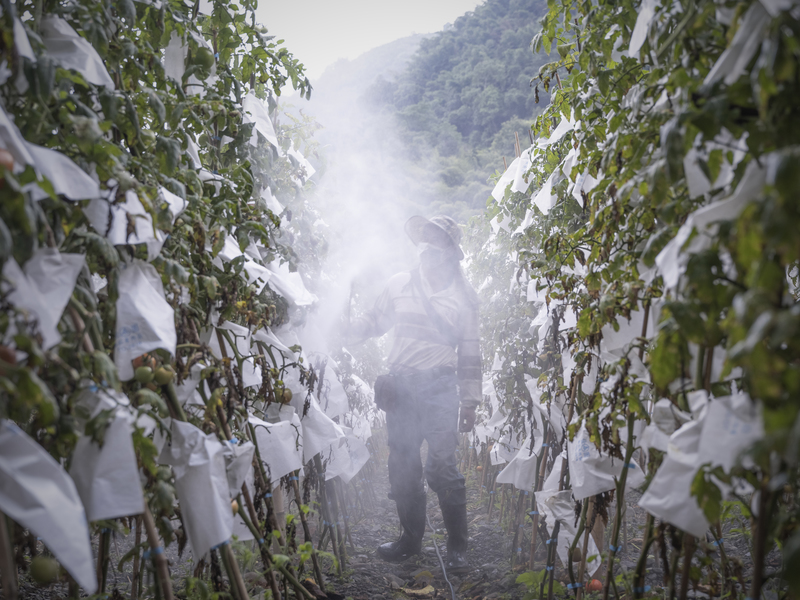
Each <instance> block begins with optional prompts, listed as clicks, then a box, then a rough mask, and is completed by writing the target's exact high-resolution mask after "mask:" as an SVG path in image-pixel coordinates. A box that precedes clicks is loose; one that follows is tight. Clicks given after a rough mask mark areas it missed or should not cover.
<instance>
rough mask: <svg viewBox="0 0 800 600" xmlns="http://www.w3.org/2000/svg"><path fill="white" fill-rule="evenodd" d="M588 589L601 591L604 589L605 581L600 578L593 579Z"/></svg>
mask: <svg viewBox="0 0 800 600" xmlns="http://www.w3.org/2000/svg"><path fill="white" fill-rule="evenodd" d="M586 589H587V590H588V591H590V592H601V591H602V590H603V582H602V581H600V580H599V579H592V580H591V581H590V582H589V585H587V586H586Z"/></svg>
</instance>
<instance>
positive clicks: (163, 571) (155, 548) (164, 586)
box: [142, 503, 174, 600]
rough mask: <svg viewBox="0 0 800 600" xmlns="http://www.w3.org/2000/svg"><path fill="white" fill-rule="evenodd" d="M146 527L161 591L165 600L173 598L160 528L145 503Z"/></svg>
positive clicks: (144, 516) (144, 517) (143, 515)
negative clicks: (159, 533) (160, 539)
mask: <svg viewBox="0 0 800 600" xmlns="http://www.w3.org/2000/svg"><path fill="white" fill-rule="evenodd" d="M142 517H143V519H144V528H145V531H146V532H147V541H148V542H149V543H150V552H151V553H152V555H153V562H154V563H155V567H156V577H157V578H158V582H159V584H160V585H161V591H162V593H163V594H164V600H173V597H174V596H173V595H172V580H171V579H170V578H169V566H168V565H167V557H166V556H164V548H163V547H162V546H161V544H160V542H159V539H158V530H156V523H155V521H154V520H153V515H152V514H150V507H149V506H147V504H146V503H145V505H144V513H143V514H142Z"/></svg>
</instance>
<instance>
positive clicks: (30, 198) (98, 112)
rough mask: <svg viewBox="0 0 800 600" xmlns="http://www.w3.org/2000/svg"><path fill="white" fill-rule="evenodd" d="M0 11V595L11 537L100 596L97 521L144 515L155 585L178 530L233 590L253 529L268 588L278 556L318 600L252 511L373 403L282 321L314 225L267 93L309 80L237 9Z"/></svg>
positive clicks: (9, 584)
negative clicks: (211, 558)
mask: <svg viewBox="0 0 800 600" xmlns="http://www.w3.org/2000/svg"><path fill="white" fill-rule="evenodd" d="M1 18H2V30H3V36H4V40H5V41H6V43H5V44H4V45H3V50H2V57H1V60H0V65H2V68H0V79H1V80H2V84H0V89H1V90H2V96H3V103H2V104H3V106H2V108H0V146H2V148H3V149H4V150H2V152H0V154H1V155H2V158H3V167H4V171H3V173H4V180H3V183H2V185H1V186H0V195H1V196H2V199H0V204H1V205H2V207H0V254H1V255H2V261H3V267H2V276H3V281H2V291H1V294H2V295H1V297H2V303H3V313H2V317H1V320H2V322H1V323H0V328H1V329H2V336H3V340H2V348H1V350H2V355H1V356H0V359H2V363H0V368H1V369H2V373H0V381H2V388H3V389H2V392H0V394H2V396H1V397H2V401H0V457H2V460H0V473H1V474H2V475H1V476H0V511H1V512H2V513H4V514H5V515H6V516H7V517H9V518H10V519H11V520H12V521H13V523H14V524H15V525H12V526H11V527H10V528H9V527H7V524H8V523H11V522H12V521H8V522H7V521H6V520H5V519H0V526H2V527H0V571H2V580H3V586H4V593H5V597H6V598H13V597H15V595H16V594H17V590H16V585H17V583H16V572H17V571H16V568H17V567H16V565H15V556H17V557H21V556H23V550H24V543H25V542H24V540H25V538H24V537H20V533H21V532H22V531H23V530H29V531H30V532H32V534H33V535H35V536H36V539H39V540H41V542H42V543H43V544H44V545H45V546H46V548H47V549H48V551H49V552H51V553H52V555H53V556H54V557H55V559H56V560H57V561H58V563H60V565H61V566H62V567H63V568H64V569H65V570H66V572H67V573H68V574H69V576H70V578H71V580H72V582H73V583H72V593H73V594H76V593H77V586H80V588H83V590H85V591H86V592H88V593H90V594H92V593H95V592H97V591H98V590H99V589H100V588H104V587H105V583H106V582H105V576H106V572H107V569H108V547H109V546H108V544H109V539H110V534H111V531H112V530H113V531H122V530H124V529H125V528H126V527H129V528H131V529H132V528H133V527H134V525H133V524H134V521H135V522H136V530H137V537H136V542H137V544H138V545H136V546H135V547H134V548H133V550H132V552H131V553H129V555H128V556H127V557H126V560H132V561H133V562H134V564H135V565H136V568H138V569H139V570H140V571H142V570H143V569H148V570H152V573H153V579H151V581H155V590H154V593H156V594H157V595H159V596H160V597H166V598H169V597H171V596H172V583H171V581H170V576H169V574H168V571H167V562H166V557H165V551H164V548H165V546H168V545H169V544H171V543H175V542H177V543H178V544H179V545H180V547H181V548H183V547H184V545H185V546H186V547H188V549H190V551H191V553H192V555H193V556H194V557H195V561H200V559H202V558H203V557H207V556H208V555H209V550H211V549H216V550H218V553H217V554H218V556H219V558H220V559H221V561H222V563H223V566H224V567H225V569H226V570H227V575H228V579H229V581H230V582H231V586H232V588H233V589H232V593H233V594H234V596H235V597H237V598H239V599H240V600H244V598H246V597H247V590H246V588H245V587H244V584H243V581H242V577H241V574H240V573H239V572H238V567H237V564H236V560H235V559H234V558H232V557H233V554H232V553H231V551H230V544H229V542H230V540H231V538H232V536H236V537H237V538H238V539H239V540H248V539H250V540H252V539H256V540H257V542H258V545H259V546H260V549H261V555H262V557H263V558H264V560H265V564H267V565H268V568H267V572H268V573H269V574H270V586H271V589H272V592H273V597H280V591H279V585H278V584H277V583H276V580H275V579H276V578H274V577H272V570H273V568H274V569H275V570H276V571H278V572H280V573H281V574H282V575H281V576H282V577H286V578H288V580H289V581H290V582H291V583H292V584H293V585H294V589H295V593H296V594H304V595H308V592H306V591H305V589H301V587H300V586H299V585H297V580H296V578H295V577H294V568H293V566H292V563H291V562H289V563H288V564H287V563H285V560H286V558H285V557H283V558H280V557H274V556H272V555H271V554H270V541H271V540H272V537H273V536H272V535H269V531H264V529H263V526H262V524H261V522H260V521H259V518H258V517H259V515H264V514H267V515H270V516H271V519H272V520H271V521H270V520H269V519H268V525H269V523H273V524H274V523H275V517H274V516H272V515H274V513H275V511H276V510H277V511H278V512H279V513H280V511H281V507H280V506H276V505H277V504H279V503H280V502H279V499H278V498H277V496H279V494H277V493H276V494H275V500H274V502H275V504H273V494H272V491H273V486H275V487H276V489H277V486H278V485H279V483H280V482H281V480H282V479H283V481H284V483H286V484H287V485H288V486H289V487H288V488H287V489H288V490H289V493H290V494H291V490H292V485H293V482H297V480H298V477H299V476H302V475H303V472H304V465H308V466H310V468H312V469H313V468H314V467H315V466H317V467H318V469H317V471H316V473H315V475H316V477H317V481H322V482H324V481H325V480H330V479H332V478H334V477H338V478H340V480H341V481H343V482H348V481H350V480H351V479H352V478H353V477H355V475H356V474H357V473H358V472H359V471H360V470H361V468H362V467H363V466H364V464H365V463H366V462H367V461H368V459H369V456H370V454H369V450H368V449H367V441H368V440H369V438H370V437H371V428H370V424H371V423H372V424H374V423H375V419H376V418H378V416H377V414H376V412H375V411H374V410H373V409H371V408H370V404H369V403H368V402H367V399H368V396H369V387H368V386H366V385H365V384H364V383H363V382H361V381H360V380H359V379H358V377H357V376H355V375H352V374H350V373H349V366H350V365H343V368H344V369H345V371H343V370H342V369H340V368H339V366H338V365H337V364H336V363H335V362H334V360H333V359H332V358H330V357H328V356H324V355H319V354H317V355H313V354H309V353H306V352H304V351H303V350H302V349H301V347H300V345H299V339H298V332H297V331H296V328H295V324H296V323H299V322H301V321H302V320H303V319H302V317H303V314H304V312H305V311H307V310H308V309H309V307H311V306H312V305H313V304H314V302H315V301H316V297H315V296H314V294H312V293H311V292H310V291H309V290H308V289H307V288H306V286H305V284H304V282H303V279H302V278H301V276H300V274H299V273H298V272H296V270H295V266H296V264H297V263H298V262H299V260H300V259H299V258H298V255H300V254H304V255H305V256H308V257H313V256H314V255H315V254H317V252H316V250H318V249H317V248H316V247H315V244H318V243H319V239H320V238H319V235H318V232H317V231H316V228H318V227H319V226H320V225H319V223H318V215H316V214H315V213H314V212H313V210H312V209H311V208H310V206H309V204H308V202H307V199H306V197H305V195H304V186H305V183H306V181H307V180H308V178H309V177H311V175H313V172H314V170H313V167H312V166H311V165H310V164H309V162H308V161H307V160H306V159H305V158H304V157H303V155H302V154H301V153H300V152H299V151H298V150H297V149H296V146H295V144H297V147H300V146H301V145H302V144H303V143H304V142H305V140H304V137H303V136H304V135H305V134H306V128H304V127H303V124H302V123H299V124H293V125H295V126H294V127H292V128H290V129H289V132H285V131H284V130H283V128H281V127H280V126H278V127H276V122H275V118H274V115H275V114H276V111H275V108H276V106H275V102H274V98H275V96H276V95H277V94H279V93H280V90H281V88H283V87H284V86H285V85H289V84H291V85H293V87H294V88H295V89H298V90H300V92H301V93H302V94H303V95H305V96H307V95H308V94H309V93H310V86H309V84H308V81H307V79H305V77H304V76H303V71H302V66H301V65H299V64H298V63H297V61H296V60H295V59H294V58H293V57H292V56H291V54H289V53H288V52H287V51H286V50H285V49H284V48H283V47H281V46H280V44H279V42H278V41H276V40H274V39H273V38H272V37H271V36H269V35H267V33H266V30H265V29H263V28H262V27H260V26H259V25H257V24H256V21H255V15H254V7H251V6H250V5H249V4H248V3H245V4H244V5H240V6H239V5H234V4H233V3H231V2H227V1H214V2H206V1H203V0H198V1H197V2H193V3H182V2H166V1H164V2H159V1H152V2H149V1H148V2H138V1H137V2H131V1H130V0H128V1H121V2H113V3H97V2H90V1H85V2H77V3H64V4H59V3H50V4H48V5H47V8H46V10H44V11H43V10H42V5H41V3H39V4H36V3H32V2H17V3H16V4H8V3H7V4H4V5H3V14H2V17H1ZM271 115H272V116H271ZM277 198H281V201H279V200H278V199H277ZM280 215H283V221H282V222H281V220H280V218H279V216H280ZM318 266H319V265H318V264H315V263H314V261H313V260H309V261H307V264H306V268H307V270H308V271H309V273H314V268H315V267H318ZM317 276H318V278H320V279H324V274H322V273H317ZM312 362H313V363H314V365H315V366H316V368H315V369H312V368H311V367H312ZM342 381H344V382H345V383H344V384H343V383H342ZM345 385H346V386H347V389H346V388H345ZM334 419H335V420H334ZM254 458H255V460H254ZM323 465H324V466H323ZM254 466H255V467H254ZM308 466H307V467H306V468H309V467H308ZM294 490H295V494H298V488H297V485H296V484H294ZM295 497H296V498H297V499H298V501H299V500H300V496H299V494H298V495H297V496H295ZM293 498H294V497H293ZM306 501H307V500H306ZM237 505H238V506H239V507H240V508H239V510H238V512H236V511H235V510H232V507H236V506H237ZM322 510H323V512H324V508H323V509H322ZM301 513H302V511H301ZM138 515H142V516H141V517H136V516H138ZM281 516H282V515H281ZM301 516H302V517H303V520H304V524H305V516H304V513H303V514H302V515H301ZM132 517H136V518H132ZM123 518H124V519H123ZM120 519H123V520H120ZM329 520H333V518H332V517H329ZM140 530H141V531H142V534H143V537H144V539H142V538H141V537H140V533H139V532H140ZM279 533H280V534H281V535H285V531H284V530H281V529H280V528H279ZM306 535H308V530H306ZM332 535H333V534H332ZM265 538H266V540H267V541H266V542H265ZM93 539H94V540H96V541H98V544H97V546H96V550H95V552H96V554H97V559H95V558H94V557H93V548H92V540H93ZM306 541H308V540H306ZM35 546H36V544H35V542H34V543H33V547H32V548H30V551H31V555H33V554H35V553H36V548H35ZM281 547H282V548H284V549H288V548H289V546H288V545H287V544H286V542H285V541H284V540H282V539H281ZM307 551H308V548H306V549H305V550H304V552H307ZM312 552H313V549H312ZM215 556H216V555H215ZM140 565H141V566H140ZM314 565H315V570H316V573H315V576H316V577H317V579H318V580H319V581H320V585H321V584H322V582H321V575H320V571H319V566H318V564H317V560H316V556H315V557H314ZM40 566H41V564H40ZM39 570H42V569H39ZM42 571H43V572H42V573H34V575H38V577H40V578H43V579H51V578H52V577H56V576H57V572H56V573H48V572H47V569H44V570H42ZM134 579H135V576H134ZM135 586H136V583H135V582H134V590H135ZM237 586H238V587H237ZM145 591H146V590H141V589H140V590H139V593H145ZM133 593H134V595H136V593H137V592H135V591H134V592H133Z"/></svg>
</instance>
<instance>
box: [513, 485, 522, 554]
mask: <svg viewBox="0 0 800 600" xmlns="http://www.w3.org/2000/svg"><path fill="white" fill-rule="evenodd" d="M524 502H525V491H524V490H520V491H519V494H518V496H517V507H516V510H515V511H514V541H513V542H512V544H511V566H512V567H513V566H514V564H515V563H516V559H517V555H520V556H519V558H522V556H521V554H522V542H520V540H519V536H520V535H521V534H522V524H521V523H520V520H521V518H522V507H523V506H524ZM517 543H519V546H518V545H517Z"/></svg>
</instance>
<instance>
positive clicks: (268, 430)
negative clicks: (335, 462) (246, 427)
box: [247, 407, 303, 485]
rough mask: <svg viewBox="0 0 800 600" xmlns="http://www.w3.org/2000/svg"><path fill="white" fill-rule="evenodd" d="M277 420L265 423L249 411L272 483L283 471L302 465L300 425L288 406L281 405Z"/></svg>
mask: <svg viewBox="0 0 800 600" xmlns="http://www.w3.org/2000/svg"><path fill="white" fill-rule="evenodd" d="M281 417H282V418H284V420H281V421H279V422H277V423H268V422H266V421H264V420H262V419H259V418H258V417H256V416H253V415H250V416H249V417H248V419H247V421H248V423H250V424H251V425H252V426H253V429H254V431H255V434H256V442H257V443H258V451H259V455H260V457H261V461H262V462H263V463H264V466H265V467H266V469H267V476H268V477H269V478H270V480H271V481H272V483H273V485H274V484H275V483H276V482H277V481H278V480H279V479H280V478H281V477H283V476H284V475H288V474H289V473H293V472H294V471H297V470H298V469H301V468H302V467H303V426H302V424H301V423H300V417H298V416H297V415H296V414H295V412H294V409H293V408H292V407H284V408H282V409H281Z"/></svg>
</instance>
